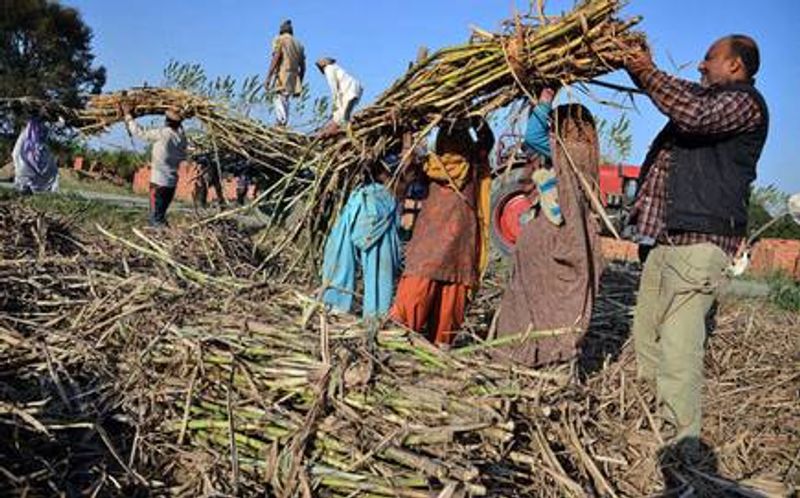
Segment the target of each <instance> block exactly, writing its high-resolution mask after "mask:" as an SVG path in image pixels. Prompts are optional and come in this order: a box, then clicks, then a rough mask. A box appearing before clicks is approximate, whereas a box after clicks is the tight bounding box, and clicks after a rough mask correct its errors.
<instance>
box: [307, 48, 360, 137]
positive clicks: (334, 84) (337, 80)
mask: <svg viewBox="0 0 800 498" xmlns="http://www.w3.org/2000/svg"><path fill="white" fill-rule="evenodd" d="M317 67H318V68H319V70H320V72H322V74H324V75H325V79H326V80H328V86H330V88H331V100H332V104H333V118H332V121H333V123H335V124H336V125H337V127H341V126H344V125H345V124H347V123H348V122H349V121H350V117H351V115H352V114H353V109H354V108H355V106H356V105H357V104H358V101H359V100H361V94H362V93H363V90H362V88H361V83H359V82H358V80H357V79H355V78H353V77H352V76H351V75H349V74H348V73H347V72H346V71H345V70H344V69H342V68H341V66H339V65H338V64H337V63H336V60H335V59H332V58H330V57H323V58H322V59H320V60H318V61H317Z"/></svg>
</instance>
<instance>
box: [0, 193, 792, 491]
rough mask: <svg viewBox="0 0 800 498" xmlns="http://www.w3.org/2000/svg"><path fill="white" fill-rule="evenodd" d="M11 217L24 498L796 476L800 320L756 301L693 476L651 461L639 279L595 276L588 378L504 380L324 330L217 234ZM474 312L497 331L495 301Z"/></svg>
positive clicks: (6, 210) (478, 356) (488, 366)
mask: <svg viewBox="0 0 800 498" xmlns="http://www.w3.org/2000/svg"><path fill="white" fill-rule="evenodd" d="M0 209H2V210H3V214H5V215H7V216H5V217H4V218H5V219H10V218H13V219H17V220H25V223H24V224H23V225H22V226H24V227H26V228H24V229H23V230H21V231H20V230H18V229H17V228H16V227H15V226H11V225H10V224H5V225H2V229H3V233H0V236H2V237H3V238H4V240H17V242H15V243H14V244H13V245H9V246H4V251H3V253H2V260H0V269H2V271H3V274H2V275H3V284H4V285H6V284H7V283H16V284H17V285H23V284H24V286H25V288H27V289H28V290H27V291H24V292H21V291H20V289H21V288H22V287H17V288H15V289H14V291H13V292H14V293H15V294H18V295H19V296H21V297H20V298H19V299H18V300H17V301H16V304H13V305H11V306H9V305H8V304H5V303H4V306H3V308H2V309H0V364H1V365H2V372H1V373H0V382H2V389H0V393H2V398H0V403H2V404H1V405H0V408H1V409H0V453H2V455H3V456H4V458H3V462H5V463H4V464H2V465H0V467H2V469H0V480H3V481H4V484H5V485H6V489H9V490H12V491H14V492H18V493H23V492H26V491H27V492H32V493H39V494H52V493H54V492H58V491H65V492H77V491H80V492H84V493H88V494H91V493H92V492H96V493H98V495H99V496H103V495H127V496H131V495H133V494H135V493H136V492H144V491H145V490H147V491H148V492H150V493H155V494H165V495H170V496H198V495H202V494H215V493H223V494H231V495H236V494H238V495H250V494H253V493H263V492H264V490H265V489H266V490H267V494H268V495H270V496H387V497H389V496H408V497H436V496H465V495H469V496H481V495H493V496H496V495H503V496H587V495H589V496H591V495H605V496H642V495H646V494H648V493H656V492H659V491H661V490H662V489H663V488H664V484H663V483H664V477H663V475H664V474H666V475H667V476H668V478H669V482H670V484H669V485H670V486H674V487H673V488H672V489H673V490H676V491H678V492H686V491H687V490H688V489H689V487H692V488H693V489H694V490H696V491H698V492H701V493H708V494H709V495H712V496H713V495H719V496H724V495H726V493H729V492H730V490H731V489H733V488H736V489H738V490H739V491H740V492H750V493H752V491H748V490H749V489H771V490H773V491H775V490H778V491H780V492H785V493H788V492H790V490H791V489H793V488H792V487H793V486H794V487H796V486H797V485H798V482H799V481H800V469H798V467H797V462H796V461H797V455H798V452H800V439H798V437H797V431H796V429H795V428H796V427H798V426H800V409H798V406H797V403H796V391H797V382H798V378H800V377H798V375H800V373H798V365H797V361H796V355H797V347H796V340H794V338H795V336H796V334H797V333H798V331H800V322H798V317H797V316H795V315H791V314H786V313H780V312H777V311H774V310H772V309H771V308H769V307H767V306H766V305H765V304H764V303H760V302H747V303H731V304H728V305H726V306H725V307H724V308H723V309H722V310H721V311H720V313H719V320H718V327H717V330H716V332H715V334H714V335H713V337H712V338H711V341H710V354H709V365H708V371H709V377H710V378H709V388H708V390H707V393H706V401H705V404H706V407H707V412H706V417H705V426H704V434H705V436H706V437H707V442H708V444H709V446H710V447H711V448H713V449H714V452H715V455H714V456H713V457H711V456H709V458H707V459H706V460H705V461H704V462H702V464H701V465H699V466H696V467H688V466H686V465H682V464H679V463H677V462H676V461H674V459H673V458H672V457H671V456H670V455H665V454H659V446H660V438H662V437H664V436H663V435H661V433H660V429H659V427H660V423H659V417H658V414H657V412H656V411H655V409H654V400H653V396H652V389H651V388H650V387H648V386H645V385H642V384H640V383H638V382H637V381H636V380H635V375H634V372H635V370H634V364H633V358H632V351H631V350H630V347H629V346H626V345H625V343H626V335H627V333H628V323H627V322H628V318H629V314H630V303H631V299H632V290H633V284H635V281H636V275H635V274H634V273H631V272H630V271H629V270H628V269H627V268H618V267H612V269H611V271H610V272H608V273H607V274H606V276H605V278H604V283H603V290H602V298H601V300H600V302H599V304H598V307H597V312H596V313H595V317H594V320H593V325H592V330H591V333H590V336H589V337H590V339H591V341H590V342H591V344H592V345H591V346H590V347H587V352H586V354H587V357H586V358H584V359H583V360H582V361H581V367H580V370H579V372H578V376H579V377H581V378H582V379H583V380H581V381H578V380H577V379H576V378H575V374H573V373H571V371H570V369H569V368H568V367H566V366H562V367H556V368H550V369H542V370H536V371H531V370H526V369H520V368H516V367H505V366H501V365H496V364H493V363H492V362H490V361H488V360H487V358H486V357H484V352H485V351H484V350H485V349H486V348H490V347H491V344H485V345H483V344H481V343H480V342H477V343H475V344H474V345H473V346H471V347H470V348H464V349H461V350H455V351H453V352H451V353H445V352H442V351H439V350H436V349H434V348H433V347H431V346H430V345H429V344H427V343H426V342H425V341H423V340H421V339H419V338H418V337H416V336H415V335H413V334H408V333H406V332H404V331H401V330H397V329H392V328H389V329H387V330H381V331H378V330H375V329H371V328H370V327H365V325H364V324H361V323H359V322H357V321H355V320H354V319H349V318H341V317H339V318H335V319H334V318H331V317H328V316H326V315H325V313H324V312H322V310H321V309H320V308H319V307H318V305H317V304H316V303H315V302H314V301H313V299H311V298H310V297H308V294H307V292H306V291H304V290H303V289H302V288H300V287H297V286H294V285H279V284H277V283H274V282H265V281H263V280H251V279H248V278H246V274H247V272H246V271H245V272H241V271H239V270H237V268H239V269H249V268H252V266H253V262H252V260H250V259H249V258H250V256H249V255H248V254H249V253H248V251H242V250H241V249H242V248H244V244H245V243H244V242H243V241H242V240H241V239H236V240H234V241H233V242H232V243H231V244H230V245H228V242H227V239H228V238H229V235H230V233H228V229H227V228H226V227H225V226H218V225H210V226H205V227H200V228H197V229H196V230H199V231H200V232H193V231H191V230H189V231H188V232H187V231H177V232H160V233H147V234H145V233H140V234H139V235H136V234H125V235H124V236H123V235H119V234H117V235H115V234H111V233H110V232H108V233H109V234H110V235H111V237H109V236H99V235H96V234H95V235H91V234H86V233H82V232H72V231H70V230H66V229H64V227H67V226H69V223H68V222H64V221H63V220H59V219H53V218H48V217H45V216H42V215H40V214H37V213H33V212H30V211H29V210H26V209H24V208H21V207H19V206H18V205H15V204H6V205H2V206H0ZM33 227H39V228H38V229H36V230H37V232H36V233H38V234H39V235H37V236H34V235H31V236H27V235H25V234H26V233H29V232H30V230H31V228H33ZM59 227H60V228H59ZM20 233H21V234H22V235H21V236H19V237H18V238H17V239H15V237H16V236H17V234H20ZM41 234H45V235H44V236H42V235H41ZM47 234H50V235H47ZM197 237H202V238H203V239H204V240H205V241H207V242H208V243H207V244H197V243H192V241H195V242H196V241H197V240H198V239H197ZM63 240H71V241H72V242H70V243H68V244H67V243H64V246H63V248H62V246H60V245H56V244H62V242H57V241H63ZM42 241H44V242H42ZM42 243H45V244H49V245H47V246H46V247H47V249H46V251H45V252H42V250H41V249H40V248H41V244H42ZM155 247H158V248H159V250H155V249H154V248H155ZM141 249H144V250H141ZM237 255H238V256H237ZM235 257H240V258H241V260H240V261H238V262H235V263H234V262H232V261H231V260H232V259H233V258H235ZM59 258H60V259H59ZM223 260H225V261H228V262H229V264H231V266H230V267H227V266H224V265H219V264H217V263H216V262H217V261H223ZM204 261H205V263H203V262H204ZM210 262H215V263H213V264H212V263H210ZM195 264H196V265H198V266H197V267H194V266H192V265H195ZM203 265H204V266H203ZM234 283H236V284H242V285H233V284H234ZM489 292H490V293H492V291H489ZM484 298H485V299H484ZM477 302H478V303H482V304H480V305H479V306H483V307H486V310H485V311H484V314H491V311H492V309H493V307H494V306H496V296H493V295H489V296H482V297H481V298H480V299H478V300H477ZM720 476H725V477H724V478H723V477H720ZM733 480H739V481H741V482H740V483H738V484H734V483H733ZM54 490H55V491H54ZM742 490H744V491H742ZM776 492H777V491H776Z"/></svg>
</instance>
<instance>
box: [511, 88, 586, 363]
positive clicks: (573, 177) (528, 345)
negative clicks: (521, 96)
mask: <svg viewBox="0 0 800 498" xmlns="http://www.w3.org/2000/svg"><path fill="white" fill-rule="evenodd" d="M551 121H552V122H553V123H554V124H553V126H552V128H553V129H552V130H551V131H550V150H551V151H553V153H552V167H553V168H554V170H555V174H556V177H557V178H558V202H559V205H560V208H561V213H562V216H563V223H562V224H560V225H556V224H554V223H552V222H551V221H549V220H548V219H547V218H546V217H545V216H543V215H542V213H539V215H538V216H536V217H535V218H533V219H532V220H530V221H529V222H528V223H527V224H524V225H523V227H522V230H521V232H520V235H519V238H518V239H517V243H516V248H515V250H514V255H513V258H514V266H513V271H512V276H511V281H510V282H509V284H508V287H507V288H506V290H505V293H504V294H503V299H502V302H501V305H500V310H499V317H498V321H497V334H498V337H509V338H510V337H511V336H519V338H518V339H515V340H512V341H511V343H510V344H509V345H508V346H505V347H503V348H501V349H498V350H497V352H496V354H497V356H498V357H499V358H501V359H506V360H512V361H516V362H519V363H522V364H525V365H528V366H537V365H543V364H547V363H553V362H558V361H564V360H570V359H572V358H574V357H575V356H576V355H577V353H578V351H579V347H580V342H581V339H582V338H583V335H584V332H585V330H586V328H587V327H588V325H589V319H590V317H591V312H592V305H593V303H594V299H595V296H596V294H597V289H598V285H599V279H600V273H601V272H602V259H601V256H600V237H599V230H598V228H599V227H598V225H597V222H596V221H595V220H594V218H593V217H592V215H591V211H590V205H589V202H588V200H587V196H586V193H585V192H584V187H583V185H582V182H581V179H580V178H579V176H578V174H577V173H576V170H578V171H580V172H581V174H582V175H583V177H584V178H585V180H586V181H587V182H588V183H589V184H591V185H592V186H596V185H597V178H598V166H599V150H598V140H597V131H596V129H595V125H594V120H593V119H592V115H591V113H590V112H589V110H588V109H586V108H585V107H583V106H581V105H578V104H569V105H563V106H559V107H557V108H556V109H555V110H554V112H553V118H552V120H551ZM593 188H594V187H593ZM548 331H555V332H553V333H547V332H548ZM537 332H543V333H541V334H537Z"/></svg>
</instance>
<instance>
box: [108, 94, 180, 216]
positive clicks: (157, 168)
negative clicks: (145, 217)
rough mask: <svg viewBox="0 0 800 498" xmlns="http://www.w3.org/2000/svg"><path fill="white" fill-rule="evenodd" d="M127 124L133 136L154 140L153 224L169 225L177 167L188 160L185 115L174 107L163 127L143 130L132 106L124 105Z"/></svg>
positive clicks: (151, 163) (152, 159) (152, 168)
mask: <svg viewBox="0 0 800 498" xmlns="http://www.w3.org/2000/svg"><path fill="white" fill-rule="evenodd" d="M122 111H123V113H124V114H125V125H126V126H127V127H128V131H130V133H131V135H133V136H135V137H137V138H139V139H141V140H145V141H147V142H152V144H153V148H152V155H151V159H150V225H152V226H154V227H162V226H166V225H167V208H169V205H170V203H171V202H172V199H173V198H174V197H175V187H176V186H177V185H178V166H180V164H181V163H182V162H183V161H185V160H186V145H187V142H186V135H185V134H184V132H183V126H182V125H181V122H182V121H183V116H181V114H180V113H179V112H177V111H175V110H173V109H169V110H167V112H166V113H165V118H166V119H165V123H164V126H163V127H160V128H151V129H143V128H142V127H141V126H139V124H138V123H136V121H134V119H133V116H132V115H131V109H130V106H129V105H126V104H123V105H122Z"/></svg>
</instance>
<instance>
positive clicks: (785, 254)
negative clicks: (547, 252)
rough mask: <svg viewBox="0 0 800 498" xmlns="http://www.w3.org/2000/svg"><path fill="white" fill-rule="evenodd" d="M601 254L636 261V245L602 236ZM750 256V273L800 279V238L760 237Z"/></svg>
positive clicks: (609, 257)
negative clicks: (778, 274)
mask: <svg viewBox="0 0 800 498" xmlns="http://www.w3.org/2000/svg"><path fill="white" fill-rule="evenodd" d="M603 256H604V257H605V258H606V259H608V260H618V261H636V260H637V259H638V254H637V247H636V244H634V243H633V242H628V241H625V240H616V239H611V238H607V237H604V238H603ZM750 256H751V259H750V268H749V270H748V271H749V272H750V274H752V275H757V276H766V275H771V274H773V273H778V272H780V273H783V274H784V275H787V276H790V277H792V278H794V279H795V280H798V281H800V240H784V239H762V240H760V241H758V243H756V245H755V247H754V248H753V251H752V253H751V255H750Z"/></svg>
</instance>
